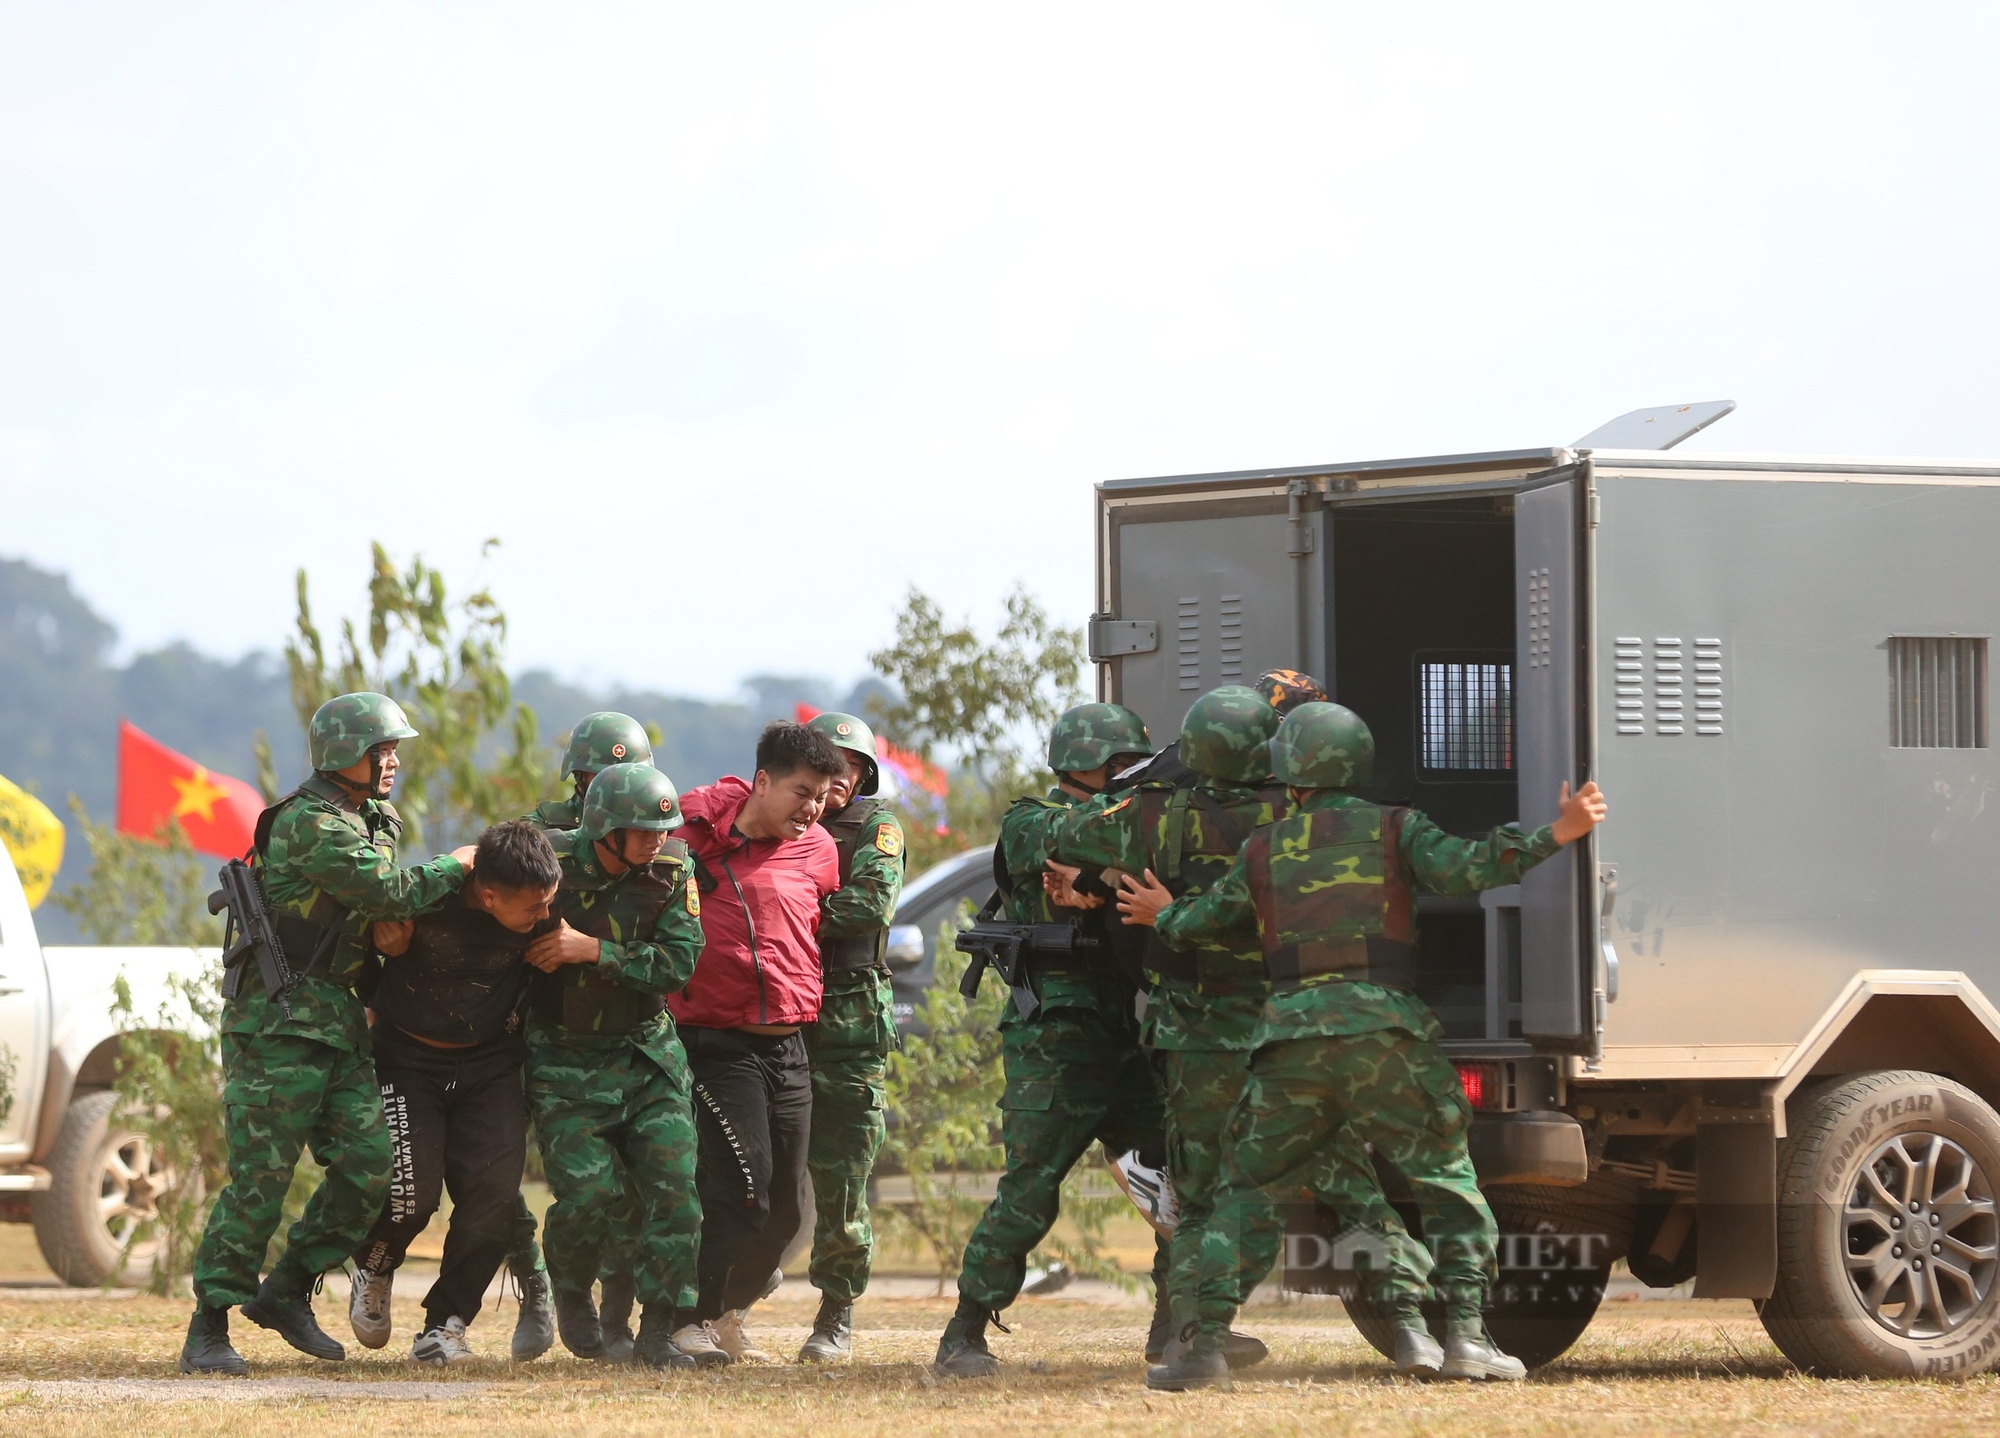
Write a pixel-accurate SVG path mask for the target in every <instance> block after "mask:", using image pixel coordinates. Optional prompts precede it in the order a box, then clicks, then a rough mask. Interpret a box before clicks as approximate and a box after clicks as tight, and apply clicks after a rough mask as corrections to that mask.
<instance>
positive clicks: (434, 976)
mask: <svg viewBox="0 0 2000 1438" xmlns="http://www.w3.org/2000/svg"><path fill="white" fill-rule="evenodd" d="M556 923H557V921H556V920H555V919H554V918H548V919H544V920H542V922H541V923H539V924H537V925H535V927H534V928H533V930H531V931H530V932H528V933H525V934H517V933H515V932H514V931H513V930H512V929H510V928H508V927H507V926H506V925H505V924H502V923H501V922H500V921H499V920H498V919H495V918H494V917H493V916H492V915H491V914H488V913H485V912H484V911H482V910H479V909H474V908H471V907H470V906H468V905H467V904H466V903H465V901H464V899H463V898H462V897H454V898H452V899H451V900H449V901H447V902H446V903H445V904H443V905H442V906H440V907H439V908H438V909H437V910H436V911H435V912H433V913H428V914H424V915H421V916H420V917H419V918H418V919H417V927H416V932H415V934H414V935H413V936H412V937H411V939H410V947H409V949H408V950H407V951H406V952H404V953H403V954H402V955H400V956H399V957H396V958H390V959H384V960H383V961H382V982H381V983H380V984H379V985H378V986H377V987H376V989H375V995H374V998H373V1000H372V1003H373V1005H374V1008H375V1014H376V1017H377V1018H378V1019H379V1020H381V1021H382V1022H384V1023H390V1024H394V1025H395V1026H396V1027H397V1028H399V1029H401V1030H402V1031H403V1032H404V1033H406V1034H415V1035H416V1036H417V1037H418V1038H424V1039H431V1040H433V1041H434V1042H437V1043H443V1044H480V1043H492V1042H494V1041H495V1040H498V1039H504V1038H507V1037H509V1036H510V1035H513V1034H515V1033H518V1032H519V1031H520V1027H521V1018H520V1008H521V998H522V995H523V993H524V992H525V991H526V989H527V986H528V979H529V977H530V976H531V975H532V974H533V973H534V970H533V969H531V968H529V967H528V964H527V961H526V959H525V958H524V957H523V956H524V955H525V954H526V953H527V951H528V945H529V944H531V943H533V942H534V941H535V940H536V939H537V938H539V937H540V936H541V935H543V934H546V933H549V932H550V931H552V930H553V929H554V928H555V927H556Z"/></svg>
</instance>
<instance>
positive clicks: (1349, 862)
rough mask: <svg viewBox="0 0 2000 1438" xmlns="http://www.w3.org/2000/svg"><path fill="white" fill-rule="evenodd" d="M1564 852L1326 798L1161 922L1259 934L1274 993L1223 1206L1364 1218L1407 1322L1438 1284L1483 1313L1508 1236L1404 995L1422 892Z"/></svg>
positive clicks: (1447, 890) (1437, 1056)
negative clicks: (1265, 1204)
mask: <svg viewBox="0 0 2000 1438" xmlns="http://www.w3.org/2000/svg"><path fill="white" fill-rule="evenodd" d="M1309 707H1312V708H1319V707H1332V706H1309ZM1298 712H1301V713H1302V712H1304V711H1298ZM1294 717H1296V715H1295V716H1294ZM1290 723H1291V721H1290V720H1287V724H1288V725H1289V724H1290ZM1282 733H1283V731H1281V737H1282ZM1273 748H1274V751H1275V750H1276V749H1277V745H1276V744H1274V745H1273ZM1279 772H1280V773H1281V774H1282V773H1284V766H1283V764H1282V763H1281V764H1280V766H1279ZM1558 847H1559V846H1558V845H1557V843H1556V841H1555V837H1554V835H1553V833H1552V832H1551V831H1550V830H1549V829H1548V828H1546V827H1544V828H1541V829H1538V830H1536V831H1535V832H1534V833H1532V834H1524V833H1523V832H1522V831H1521V830H1520V829H1519V828H1518V827H1516V826H1514V825H1502V826H1501V827H1500V828H1497V829H1495V830H1494V831H1493V832H1492V833H1491V834H1490V835H1489V836H1488V837H1487V838H1485V839H1484V840H1478V841H1474V840H1467V839H1456V838H1453V837H1451V836H1450V835H1447V834H1445V833H1444V832H1443V831H1442V830H1440V829H1439V828H1438V827H1437V825H1435V824H1434V823H1432V822H1431V821H1430V820H1429V819H1427V818H1426V817H1424V815H1422V814H1421V813H1418V812H1417V811H1415V810H1413V809H1391V808H1381V807H1378V806H1377V805H1374V804H1371V803H1369V802H1367V801H1366V800H1364V799H1362V798H1360V797H1358V796H1357V795H1355V794H1352V793H1349V792H1347V791H1345V790H1342V789H1332V788H1326V789H1313V790H1307V791H1305V792H1304V794H1303V797H1302V798H1301V800H1300V802H1299V805H1298V808H1297V809H1296V810H1295V811H1294V812H1293V813H1292V814H1291V815H1290V816H1289V817H1287V818H1284V819H1281V820H1279V821H1278V822H1277V823H1275V824H1273V825H1271V826H1270V827H1269V828H1266V829H1263V830H1260V831H1259V832H1258V833H1256V834H1255V835H1253V836H1251V838H1250V839H1249V840H1248V841H1247V842H1246V843H1245V844H1244V846H1243V849H1242V851H1241V852H1240V853H1239V854H1238V855H1237V857H1236V860H1235V861H1234V862H1233V863H1232V864H1231V865H1230V867H1229V871H1228V873H1227V874H1225V875H1224V876H1223V877H1222V879H1221V880H1220V881H1219V882H1218V883H1217V884H1216V885H1215V887H1214V888H1212V889H1210V890H1209V891H1208V892H1207V893H1205V894H1202V895H1200V896H1199V897H1191V898H1185V899H1178V900H1176V901H1175V902H1174V903H1172V904H1170V905H1168V906H1167V908H1166V909H1165V910H1163V911H1162V912H1161V913H1160V915H1159V918H1158V922H1157V931H1158V933H1159V936H1160V938H1161V939H1162V940H1163V941H1165V942H1166V943H1168V944H1169V945H1171V946H1173V947H1175V948H1181V949H1188V948H1194V947H1196V946H1198V945H1201V944H1213V943H1217V942H1221V941H1226V940H1229V939H1232V938H1239V939H1240V938H1241V937H1243V936H1246V935H1250V934H1255V935H1257V936H1258V940H1259V944H1260V946H1261V950H1262V957H1263V965H1264V968H1265V971H1266V973H1267V975H1268V976H1269V977H1270V978H1271V980H1272V981H1273V984H1274V987H1275V989H1276V992H1274V993H1273V995H1272V997H1271V1000H1270V1002H1269V1003H1268V1004H1267V1005H1266V1006H1265V1010H1264V1014H1263V1017H1262V1019H1261V1020H1260V1022H1259V1024H1258V1028H1257V1033H1256V1037H1255V1041H1256V1044H1257V1052H1256V1054H1255V1056H1254V1057H1253V1059H1252V1061H1251V1071H1250V1081H1249V1083H1248V1084H1247V1085H1246V1087H1245V1089H1244V1093H1243V1096H1242V1099H1241V1100H1240V1101H1239V1103H1238V1104H1237V1107H1236V1110H1235V1112H1234V1114H1233V1115H1232V1116H1231V1118H1230V1122H1229V1127H1228V1131H1227V1135H1226V1138H1225V1141H1224V1143H1225V1152H1224V1164H1225V1178H1224V1182H1223V1186H1222V1192H1221V1193H1220V1194H1219V1195H1218V1197H1217V1200H1216V1203H1217V1206H1218V1209H1221V1210H1225V1211H1226V1210H1228V1209H1229V1208H1230V1206H1231V1205H1233V1204H1237V1203H1241V1202H1244V1201H1246V1200H1248V1199H1249V1197H1250V1196H1251V1195H1252V1194H1253V1193H1255V1192H1256V1191H1257V1190H1260V1189H1261V1190H1264V1191H1265V1192H1266V1193H1267V1194H1268V1195H1269V1197H1270V1198H1272V1199H1273V1200H1275V1201H1276V1202H1277V1203H1278V1204H1279V1205H1280V1206H1281V1208H1282V1206H1283V1205H1285V1204H1287V1203H1293V1202H1307V1201H1310V1200H1311V1199H1312V1198H1314V1197H1318V1198H1320V1199H1321V1200H1323V1201H1324V1202H1326V1203H1328V1204H1330V1205H1332V1206H1333V1207H1334V1208H1336V1209H1338V1210H1340V1211H1341V1212H1342V1213H1343V1215H1350V1214H1352V1215H1360V1216H1361V1219H1360V1222H1361V1229H1362V1235H1363V1239H1364V1242H1366V1243H1367V1244H1368V1247H1369V1248H1370V1249H1371V1250H1372V1252H1373V1254H1374V1255H1376V1256H1379V1258H1380V1259H1381V1260H1382V1263H1383V1265H1384V1269H1385V1271H1381V1272H1379V1273H1378V1285H1379V1286H1378V1289H1377V1293H1378V1296H1379V1297H1381V1298H1382V1299H1383V1300H1384V1301H1385V1302H1386V1303H1387V1304H1388V1305H1389V1306H1390V1307H1391V1308H1392V1309H1393V1310H1394V1311H1395V1312H1396V1313H1397V1314H1398V1315H1399V1317H1405V1318H1412V1319H1413V1318H1414V1317H1415V1313H1416V1306H1417V1303H1418V1302H1419V1300H1420V1299H1421V1298H1422V1297H1423V1296H1424V1294H1425V1291H1426V1278H1429V1280H1430V1287H1431V1288H1432V1289H1434V1291H1435V1292H1436V1294H1437V1296H1438V1297H1439V1298H1440V1299H1442V1300H1443V1301H1444V1304H1445V1308H1446V1312H1447V1315H1448V1316H1449V1317H1451V1318H1453V1319H1467V1318H1470V1319H1476V1318H1477V1316H1478V1313H1479V1309H1480V1306H1481V1303H1482V1301H1483V1299H1484V1296H1485V1291H1486V1285H1487V1283H1488V1281H1489V1280H1490V1277H1491V1273H1492V1265H1493V1256H1494V1246H1495V1243H1496V1240H1497V1237H1498V1234H1497V1230H1496V1229H1495V1227H1494V1223H1493V1215H1492V1211H1491V1210H1490V1209H1488V1208H1487V1206H1486V1201H1485V1199H1484V1198H1482V1197H1481V1196H1480V1193H1479V1187H1478V1184H1477V1182H1476V1181H1475V1179H1474V1176H1473V1171H1472V1160H1471V1158H1470V1156H1469V1154H1468V1153H1467V1149H1466V1138H1467V1130H1468V1129H1469V1128H1470V1126H1471V1119H1472V1114H1471V1109H1470V1107H1469V1106H1468V1105H1467V1103H1466V1100H1465V1095H1464V1093H1463V1091H1462V1090H1461V1089H1460V1087H1459V1083H1458V1076H1457V1073H1456V1071H1455V1070H1454V1069H1453V1068H1452V1066H1451V1064H1450V1062H1449V1061H1448V1060H1446V1058H1445V1057H1444V1054H1443V1052H1442V1051H1441V1050H1440V1049H1439V1048H1438V1046H1437V1042H1436V1041H1437V1039H1438V1037H1439V1035H1440V1033H1441V1030H1440V1029H1439V1027H1438V1024H1437V1020H1436V1018H1435V1017H1434V1016H1433V1015H1432V1014H1431V1012H1430V1010H1429V1009H1428V1008H1427V1007H1426V1006H1425V1005H1424V1003H1423V1002H1422V1000H1420V999H1418V998H1417V997H1416V995H1415V994H1413V993H1411V992H1410V991H1409V988H1408V985H1409V983H1410V981H1411V963H1412V960H1413V957H1414V952H1415V939H1416V931H1415V923H1414V902H1413V895H1414V891H1415V890H1416V889H1418V888H1423V889H1427V890H1429V891H1431V892H1433V893H1440V894H1466V893H1472V892H1475V891H1477V890H1480V889H1489V888H1494V887H1497V886H1499V885H1502V884H1512V883H1517V882H1519V880H1520V877H1521V875H1522V874H1524V873H1525V872H1527V870H1529V869H1531V868H1533V867H1534V866H1535V865H1536V864H1537V863H1539V862H1541V861H1542V860H1543V859H1544V858H1546V857H1548V856H1549V855H1550V854H1552V853H1554V852H1555V851H1556V849H1557V848H1558ZM1356 1140H1360V1141H1364V1142H1366V1143H1368V1144H1370V1145H1372V1146H1373V1148H1374V1151H1375V1153H1376V1154H1377V1155H1378V1156H1379V1157H1380V1158H1382V1159H1384V1160H1386V1161H1387V1162H1389V1163H1391V1164H1393V1165H1394V1166H1395V1167H1396V1168H1397V1169H1399V1170H1400V1171H1401V1172H1402V1174H1403V1176H1404V1177H1405V1178H1406V1179H1407V1180H1408V1181H1409V1184H1410V1187H1411V1189H1412V1190H1413V1191H1414V1193H1415V1196H1416V1201H1417V1206H1418V1209H1419V1211H1420V1212H1421V1214H1422V1216H1423V1223H1424V1236H1425V1239H1426V1241H1427V1242H1428V1244H1429V1246H1430V1249H1431V1253H1430V1254H1429V1255H1426V1254H1425V1252H1424V1250H1423V1248H1422V1247H1421V1246H1419V1245H1417V1244H1415V1243H1414V1242H1413V1241H1412V1240H1411V1239H1410V1237H1409V1235H1408V1233H1407V1232H1406V1231H1405V1230H1404V1229H1403V1227H1402V1225H1401V1223H1400V1222H1399V1221H1398V1220H1397V1219H1396V1217H1395V1214H1394V1211H1393V1210H1392V1209H1390V1208H1389V1207H1388V1205H1387V1203H1386V1202H1385V1201H1384V1200H1383V1198H1382V1195H1381V1191H1380V1188H1379V1186H1377V1184H1376V1183H1375V1179H1374V1176H1373V1174H1372V1173H1370V1172H1368V1171H1367V1170H1366V1169H1365V1168H1362V1167H1361V1166H1359V1165H1357V1164H1355V1163H1353V1162H1352V1161H1351V1155H1352V1152H1353V1150H1352V1144H1353V1143H1354V1142H1355V1141H1356ZM1217 1261H1218V1260H1216V1259H1215V1258H1214V1257H1213V1256H1212V1251H1205V1252H1204V1254H1203V1259H1202V1267H1203V1274H1202V1281H1201V1293H1200V1302H1199V1317H1200V1322H1201V1326H1202V1329H1203V1330H1204V1332H1207V1333H1220V1332H1222V1331H1225V1330H1226V1328H1227V1325H1228V1322H1229V1318H1230V1317H1231V1314H1232V1312H1233V1305H1231V1304H1229V1303H1227V1302H1226V1301H1224V1295H1225V1294H1226V1292H1227V1287H1228V1285H1227V1283H1226V1282H1225V1281H1223V1278H1224V1277H1225V1276H1224V1275H1218V1274H1216V1273H1213V1272H1211V1271H1210V1268H1211V1264H1212V1263H1214V1262H1217Z"/></svg>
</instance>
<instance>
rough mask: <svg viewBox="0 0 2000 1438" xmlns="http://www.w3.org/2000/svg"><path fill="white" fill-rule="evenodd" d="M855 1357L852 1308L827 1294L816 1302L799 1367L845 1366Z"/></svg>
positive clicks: (801, 1352) (850, 1305)
mask: <svg viewBox="0 0 2000 1438" xmlns="http://www.w3.org/2000/svg"><path fill="white" fill-rule="evenodd" d="M853 1356H854V1305H853V1304H851V1303H843V1302H842V1301H841V1300H840V1299H838V1298H835V1297H834V1296H833V1295H832V1294H830V1293H822V1294H821V1295H820V1298H819V1316H818V1317H816V1318H814V1319H813V1331H812V1336H811V1337H810V1338H808V1339H806V1341H805V1346H804V1347H802V1348H801V1349H799V1362H801V1363H845V1362H846V1361H847V1360H848V1359H850V1358H852V1357H853Z"/></svg>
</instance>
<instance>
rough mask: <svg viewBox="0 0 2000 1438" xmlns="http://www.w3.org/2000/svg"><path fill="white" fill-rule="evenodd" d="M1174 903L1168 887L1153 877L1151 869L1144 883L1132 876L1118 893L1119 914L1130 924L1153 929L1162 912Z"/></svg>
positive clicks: (1127, 877)
mask: <svg viewBox="0 0 2000 1438" xmlns="http://www.w3.org/2000/svg"><path fill="white" fill-rule="evenodd" d="M1173 901H1174V896H1173V895H1172V894H1171V893H1170V892H1168V890H1167V886H1166V885H1165V884H1163V883H1161V882H1160V881H1159V880H1158V879H1156V878H1154V877H1153V871H1152V870H1151V869H1148V870H1146V877H1145V880H1144V881H1143V882H1142V881H1140V880H1138V879H1135V878H1133V877H1132V876H1131V875H1130V874H1127V875H1126V876H1125V882H1124V885H1123V887H1121V888H1120V889H1119V891H1118V912H1119V913H1121V914H1123V915H1124V916H1125V922H1126V923H1128V924H1143V925H1144V926H1145V927H1146V928H1149V929H1150V928H1152V927H1153V921H1154V920H1155V919H1157V918H1159V917H1160V910H1162V909H1164V908H1165V907H1166V906H1167V905H1169V904H1171V903H1172V902H1173Z"/></svg>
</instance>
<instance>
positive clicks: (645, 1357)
mask: <svg viewBox="0 0 2000 1438" xmlns="http://www.w3.org/2000/svg"><path fill="white" fill-rule="evenodd" d="M674 1311H675V1310H674V1306H673V1305H672V1304H671V1303H648V1304H647V1305H646V1306H645V1307H644V1308H642V1309H640V1310H639V1336H638V1337H637V1338H635V1339H633V1340H632V1356H633V1357H634V1358H636V1359H637V1360H638V1361H639V1362H641V1363H643V1364H645V1365H646V1366H647V1367H648V1368H693V1367H694V1366H695V1363H694V1359H692V1358H690V1357H689V1356H688V1355H687V1354H685V1353H683V1352H681V1350H680V1347H679V1345H677V1344H676V1343H675V1342H674V1340H673V1337H672V1334H673V1331H674Z"/></svg>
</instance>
